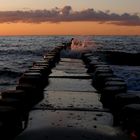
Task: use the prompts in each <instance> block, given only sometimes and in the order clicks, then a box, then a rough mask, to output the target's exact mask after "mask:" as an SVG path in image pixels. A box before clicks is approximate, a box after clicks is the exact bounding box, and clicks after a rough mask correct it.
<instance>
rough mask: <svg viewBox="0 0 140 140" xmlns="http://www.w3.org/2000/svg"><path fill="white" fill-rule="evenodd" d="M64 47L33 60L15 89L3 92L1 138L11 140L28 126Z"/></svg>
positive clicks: (0, 104) (0, 103) (0, 123)
mask: <svg viewBox="0 0 140 140" xmlns="http://www.w3.org/2000/svg"><path fill="white" fill-rule="evenodd" d="M62 49H63V46H58V47H56V48H54V49H53V50H51V51H50V52H48V53H47V54H46V55H44V58H43V60H40V61H36V62H33V65H32V67H31V68H29V69H28V70H27V71H25V72H24V73H23V75H22V76H21V77H20V78H19V80H18V84H17V86H16V89H15V90H6V91H3V92H2V93H1V99H0V139H3V140H6V139H9V140H11V139H12V138H14V137H15V136H16V135H18V134H19V133H21V132H22V131H23V130H24V129H25V128H26V127H27V124H28V116H29V112H30V110H31V109H32V107H33V106H35V105H36V104H37V103H38V102H39V101H41V100H42V99H43V97H44V95H43V90H44V88H45V87H46V86H47V85H48V76H49V74H50V73H51V69H52V68H53V67H54V66H55V64H56V63H58V62H59V60H60V51H61V50H62Z"/></svg>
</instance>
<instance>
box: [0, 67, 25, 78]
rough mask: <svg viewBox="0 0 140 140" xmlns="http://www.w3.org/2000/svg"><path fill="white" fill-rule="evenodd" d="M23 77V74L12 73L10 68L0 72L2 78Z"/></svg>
mask: <svg viewBox="0 0 140 140" xmlns="http://www.w3.org/2000/svg"><path fill="white" fill-rule="evenodd" d="M20 75H22V72H17V71H12V70H10V69H8V68H3V69H2V70H0V77H10V78H17V77H19V76H20Z"/></svg>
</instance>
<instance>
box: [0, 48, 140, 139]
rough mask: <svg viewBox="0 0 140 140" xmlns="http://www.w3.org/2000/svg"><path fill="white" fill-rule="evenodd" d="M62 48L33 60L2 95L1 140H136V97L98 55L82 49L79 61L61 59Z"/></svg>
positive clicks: (139, 98)
mask: <svg viewBox="0 0 140 140" xmlns="http://www.w3.org/2000/svg"><path fill="white" fill-rule="evenodd" d="M63 48H66V46H59V47H56V48H55V49H53V50H52V51H50V52H48V53H47V54H46V55H45V56H44V58H43V59H42V60H39V61H36V62H33V66H32V67H31V68H29V69H28V70H27V71H25V72H24V73H23V75H22V76H21V77H20V78H19V81H18V85H17V86H16V90H8V91H3V92H2V93H1V99H0V129H1V131H0V137H1V139H3V140H5V139H9V140H12V139H15V140H30V139H32V140H46V139H50V140H55V139H65V140H66V139H71V140H74V139H75V140H76V139H78V140H86V139H95V140H99V139H103V140H106V139H112V140H115V139H120V140H121V139H122V140H125V139H126V140H128V139H129V138H130V136H132V138H134V137H135V138H138V137H139V136H138V135H139V130H140V128H139V117H140V116H139V112H140V96H139V94H138V93H132V92H131V93H130V92H129V93H128V91H127V85H126V83H125V81H124V80H123V79H122V78H120V77H117V76H116V75H115V74H114V72H113V70H112V69H111V68H110V66H109V64H108V63H107V62H105V61H102V59H101V58H100V56H98V55H94V53H92V52H90V51H83V52H81V59H74V58H73V59H72V58H62V57H61V50H63V51H65V49H63ZM124 130H125V131H124ZM126 130H127V131H126Z"/></svg>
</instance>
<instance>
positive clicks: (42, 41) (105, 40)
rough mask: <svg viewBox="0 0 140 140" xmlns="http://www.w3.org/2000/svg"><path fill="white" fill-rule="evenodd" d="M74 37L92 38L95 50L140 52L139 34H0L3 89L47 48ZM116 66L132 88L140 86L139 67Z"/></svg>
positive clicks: (118, 72) (119, 73)
mask: <svg viewBox="0 0 140 140" xmlns="http://www.w3.org/2000/svg"><path fill="white" fill-rule="evenodd" d="M72 37H74V38H77V39H78V40H81V41H82V42H83V41H86V42H88V41H89V42H92V43H93V46H92V45H91V44H90V45H91V46H90V47H92V49H93V50H115V51H125V52H140V36H12V37H11V36H7V37H0V91H2V90H5V89H7V88H11V87H14V86H15V85H16V83H17V79H18V78H19V77H20V75H21V74H22V73H23V72H24V71H25V70H27V69H28V68H29V67H30V66H31V65H32V63H33V61H36V60H40V59H42V58H43V54H44V53H45V52H46V51H47V50H51V49H52V48H54V47H56V46H58V45H61V44H62V42H65V41H69V40H70V39H71V38H72ZM113 68H114V71H115V72H116V74H118V75H120V76H122V77H124V78H125V79H126V81H127V82H128V86H129V89H130V90H140V86H139V85H140V72H139V71H140V68H139V67H136V66H135V67H129V68H128V67H126V66H121V67H120V66H114V67H113ZM130 79H131V80H130ZM132 79H133V80H132ZM132 81H133V82H132Z"/></svg>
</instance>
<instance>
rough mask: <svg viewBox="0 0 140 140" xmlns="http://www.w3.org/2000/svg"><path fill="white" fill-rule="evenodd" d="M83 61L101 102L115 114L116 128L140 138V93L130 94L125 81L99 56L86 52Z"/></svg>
mask: <svg viewBox="0 0 140 140" xmlns="http://www.w3.org/2000/svg"><path fill="white" fill-rule="evenodd" d="M82 59H83V61H84V62H85V64H86V67H87V68H88V71H87V72H88V73H89V74H90V75H92V85H93V86H94V87H95V88H96V89H97V90H98V93H99V94H100V101H101V102H102V104H103V106H104V107H105V108H108V109H109V110H110V112H111V113H112V114H113V118H114V126H121V127H122V128H123V129H125V130H127V132H128V133H129V134H133V135H135V138H137V139H138V138H140V136H139V135H140V93H139V92H135V91H133V92H128V91H127V84H126V82H125V81H124V79H123V78H121V77H118V76H117V75H116V74H114V72H113V70H112V69H111V67H110V66H109V65H108V64H107V62H103V61H102V60H101V59H100V57H99V56H95V55H93V53H87V52H86V53H83V55H82Z"/></svg>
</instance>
